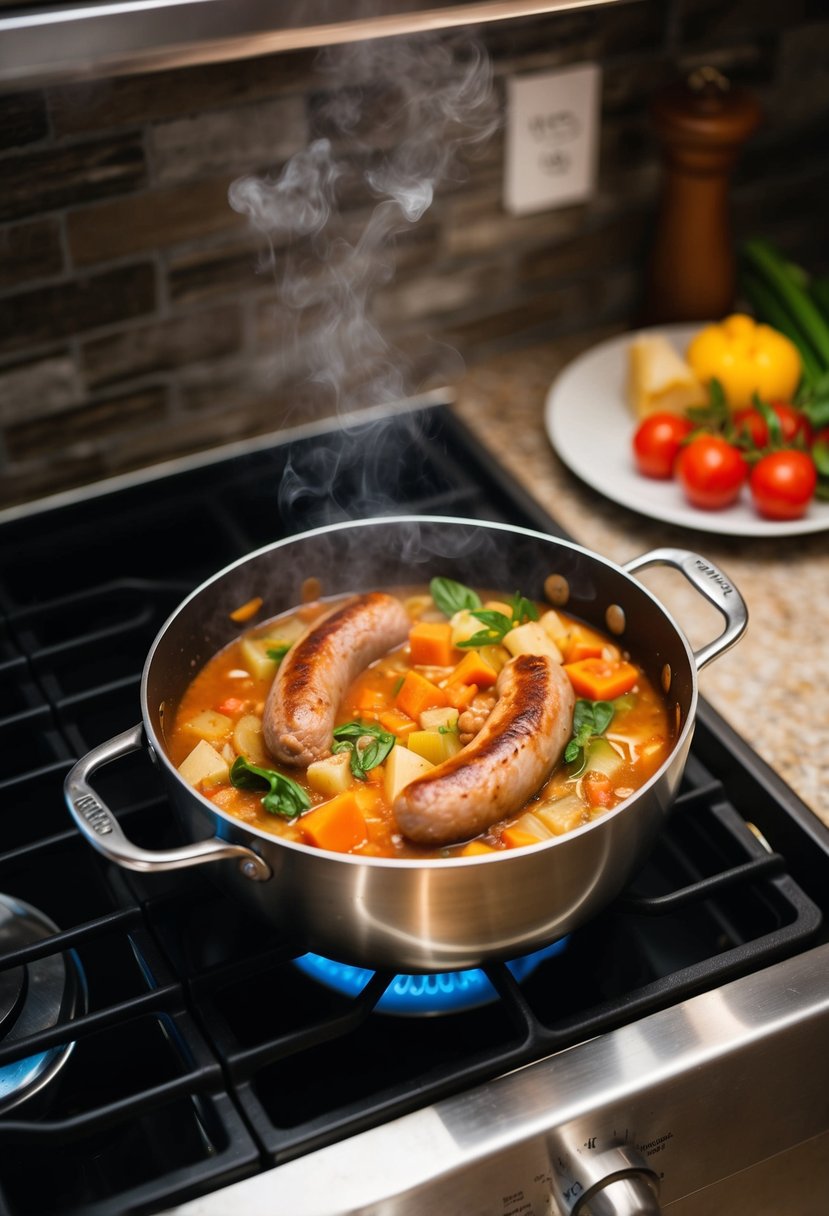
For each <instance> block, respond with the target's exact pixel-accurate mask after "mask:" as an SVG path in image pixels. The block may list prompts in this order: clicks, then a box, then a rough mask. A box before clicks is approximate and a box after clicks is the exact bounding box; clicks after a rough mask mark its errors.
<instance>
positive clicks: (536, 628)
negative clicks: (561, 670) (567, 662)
mask: <svg viewBox="0 0 829 1216" xmlns="http://www.w3.org/2000/svg"><path fill="white" fill-rule="evenodd" d="M504 645H505V646H506V648H507V650H508V651H509V652H510V654H511V655H513V656H515V655H518V654H546V655H549V657H550V658H551V659H554V660H555V662H556V663H561V662H562V655H561V651H560V650H559V648H558V646H556V644H555V642H554V641H553V639H552V638H551V637H550V635H549V634H548V633H547V631H546V630H545V629H544V628H542V626H541V625H540V624H539V622H538V621H527V622H526V624H524V625H518V626H517V628H515V629H510V631H509V633H508V634H507V635H506V636H505V638H504Z"/></svg>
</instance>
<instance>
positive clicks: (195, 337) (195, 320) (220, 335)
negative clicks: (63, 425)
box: [81, 305, 242, 388]
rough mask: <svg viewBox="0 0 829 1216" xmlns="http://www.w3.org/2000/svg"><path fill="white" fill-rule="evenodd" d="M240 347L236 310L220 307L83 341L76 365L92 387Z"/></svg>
mask: <svg viewBox="0 0 829 1216" xmlns="http://www.w3.org/2000/svg"><path fill="white" fill-rule="evenodd" d="M241 345H242V318H241V314H240V312H239V309H238V308H236V307H234V306H232V305H226V306H224V307H220V308H214V309H209V310H207V311H203V312H197V313H193V314H191V315H190V316H184V317H176V318H175V319H173V320H169V321H157V322H155V323H152V324H149V325H139V326H132V327H131V328H130V329H126V330H124V331H122V332H121V333H118V334H113V335H111V336H108V337H105V338H98V339H97V340H96V341H92V342H87V343H85V344H84V345H83V348H82V353H81V363H82V366H83V370H84V374H85V377H86V382H87V384H89V386H90V387H92V388H98V387H100V386H101V385H105V384H112V383H115V382H118V381H121V380H129V379H131V378H133V377H137V376H146V375H149V374H151V373H153V372H160V371H169V370H171V369H172V368H176V367H180V366H182V365H187V364H188V363H200V362H204V361H207V360H210V359H220V358H223V357H224V356H226V355H230V354H233V353H235V352H236V351H238V350H239V349H240V347H241Z"/></svg>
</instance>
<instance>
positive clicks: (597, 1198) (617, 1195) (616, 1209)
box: [575, 1173, 662, 1216]
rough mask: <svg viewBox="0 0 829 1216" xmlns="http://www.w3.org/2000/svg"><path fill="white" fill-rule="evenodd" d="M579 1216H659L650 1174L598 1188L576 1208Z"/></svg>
mask: <svg viewBox="0 0 829 1216" xmlns="http://www.w3.org/2000/svg"><path fill="white" fill-rule="evenodd" d="M575 1210H576V1212H577V1213H578V1216H660V1212H661V1210H662V1209H661V1208H660V1206H659V1200H658V1199H657V1196H656V1191H655V1189H654V1187H653V1185H652V1183H651V1177H650V1175H649V1174H641V1173H636V1174H627V1175H625V1176H624V1177H622V1178H614V1179H612V1180H611V1181H610V1182H608V1184H607V1186H602V1187H600V1188H599V1189H598V1190H597V1191H594V1192H593V1193H592V1194H591V1195H588V1196H587V1198H586V1200H585V1202H584V1203H582V1204H581V1205H580V1206H579V1207H578V1208H576V1209H575Z"/></svg>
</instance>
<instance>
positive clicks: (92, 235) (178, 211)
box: [68, 176, 244, 266]
mask: <svg viewBox="0 0 829 1216" xmlns="http://www.w3.org/2000/svg"><path fill="white" fill-rule="evenodd" d="M230 180H231V179H230V178H229V177H226V176H222V177H213V178H207V179H206V180H203V181H197V182H188V183H186V184H184V185H178V186H169V187H163V188H160V189H158V190H147V191H144V192H142V193H140V194H127V195H124V196H123V197H122V198H118V199H113V200H112V201H111V202H107V203H99V204H96V205H93V206H90V207H84V208H82V209H80V210H78V211H73V212H71V213H70V214H69V217H68V232H69V251H70V253H71V255H72V257H73V259H74V260H75V261H76V262H77V263H78V265H79V266H87V265H89V264H90V263H93V262H106V261H109V260H111V259H113V258H123V257H129V256H131V255H133V254H137V253H149V252H150V251H152V250H155V249H164V248H166V247H167V246H170V245H178V244H182V243H184V242H186V241H191V240H196V239H198V238H200V237H204V236H209V235H212V234H213V233H219V232H223V231H226V230H227V229H231V228H241V227H243V223H244V222H243V221H242V220H241V218H240V217H239V216H238V215H236V213H235V212H234V211H232V210H231V209H230V206H229V205H228V201H227V189H228V186H229V185H230Z"/></svg>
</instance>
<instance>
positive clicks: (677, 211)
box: [643, 67, 762, 324]
mask: <svg viewBox="0 0 829 1216" xmlns="http://www.w3.org/2000/svg"><path fill="white" fill-rule="evenodd" d="M650 117H651V122H652V125H653V127H654V131H655V134H656V137H657V139H658V141H659V143H660V148H661V155H662V161H663V178H662V190H661V197H660V202H659V210H658V214H657V220H656V228H655V234H654V240H653V245H652V247H651V253H650V259H649V262H648V267H647V273H646V281H645V301H644V317H643V320H644V321H645V322H646V323H648V324H660V323H663V322H668V321H705V320H717V319H719V318H720V317H723V316H725V315H726V314H727V313H728V312H730V311H733V306H734V299H735V295H736V284H737V273H736V259H735V254H734V245H733V240H732V234H731V215H730V206H729V185H730V177H731V171H732V169H733V167H734V164H735V162H736V160H737V157H738V155H739V152H740V149H741V147H742V145H743V144H744V143H745V141H746V140H747V139H748V138H749V136H750V135H751V134H752V133H753V132H754V131H755V130H756V129H757V127H758V126H759V124H760V121H761V117H762V112H761V110H760V106H759V105H758V103H757V101H756V100H755V99H754V97H753V96H752V95H751V94H750V93H748V92H747V90H745V89H741V88H733V87H732V86H731V84H730V82H729V81H728V79H727V78H726V77H725V76H723V74H722V73H721V72H719V71H718V70H717V69H716V68H712V67H702V68H697V69H696V70H695V71H693V72H691V74H690V75H689V76H687V77H686V78H685V79H684V80H682V81H680V82H679V83H676V84H673V85H671V86H669V87H668V88H667V89H665V90H663V91H662V92H661V93H659V94H657V96H656V97H655V98H654V100H653V102H652V104H651V107H650Z"/></svg>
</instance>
